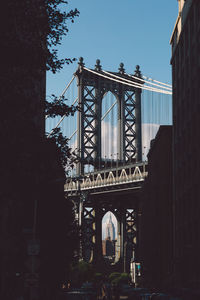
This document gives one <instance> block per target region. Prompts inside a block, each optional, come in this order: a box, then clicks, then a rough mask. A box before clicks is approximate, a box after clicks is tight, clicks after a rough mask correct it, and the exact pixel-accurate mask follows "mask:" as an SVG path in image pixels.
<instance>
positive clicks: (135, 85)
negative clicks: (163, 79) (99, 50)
mask: <svg viewBox="0 0 200 300" xmlns="http://www.w3.org/2000/svg"><path fill="white" fill-rule="evenodd" d="M84 69H85V70H87V71H89V72H91V73H94V74H96V75H98V76H101V77H104V78H106V79H109V80H112V81H113V80H114V81H116V82H119V83H123V84H126V85H129V86H133V87H136V88H140V89H146V90H149V91H153V92H158V93H163V94H168V95H172V93H171V92H168V91H165V90H159V89H155V88H150V87H147V86H143V85H142V84H139V83H133V82H132V81H130V80H127V79H124V78H123V80H122V78H121V77H119V78H120V80H117V79H113V78H111V77H108V76H105V75H103V74H100V73H98V72H95V71H93V70H91V69H88V68H85V67H84ZM112 76H113V74H112ZM113 77H114V76H113ZM126 81H127V82H126ZM129 82H131V83H129Z"/></svg>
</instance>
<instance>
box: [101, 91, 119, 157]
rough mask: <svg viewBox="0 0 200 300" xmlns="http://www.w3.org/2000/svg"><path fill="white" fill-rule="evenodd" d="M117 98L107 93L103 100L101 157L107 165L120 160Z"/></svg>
mask: <svg viewBox="0 0 200 300" xmlns="http://www.w3.org/2000/svg"><path fill="white" fill-rule="evenodd" d="M117 115H118V104H117V98H116V97H115V95H114V94H113V93H111V92H107V93H106V94H105V96H104V97H103V99H102V110H101V156H102V159H103V160H105V162H107V163H111V162H112V161H113V160H117V159H118V150H117V149H118V139H117V136H118V134H117V125H118V120H117Z"/></svg>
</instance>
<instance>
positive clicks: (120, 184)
mask: <svg viewBox="0 0 200 300" xmlns="http://www.w3.org/2000/svg"><path fill="white" fill-rule="evenodd" d="M146 176H147V162H141V163H135V164H127V165H124V166H119V167H117V166H116V167H115V168H110V169H103V170H98V171H95V172H92V173H86V174H84V176H79V177H70V178H68V179H67V181H66V184H65V187H64V190H65V192H67V193H68V195H70V194H71V195H73V194H75V193H77V192H80V191H84V190H85V191H90V192H94V191H96V192H97V191H101V192H102V191H107V192H108V189H109V190H115V189H116V190H119V189H127V188H137V187H141V184H142V182H143V181H144V179H145V177H146Z"/></svg>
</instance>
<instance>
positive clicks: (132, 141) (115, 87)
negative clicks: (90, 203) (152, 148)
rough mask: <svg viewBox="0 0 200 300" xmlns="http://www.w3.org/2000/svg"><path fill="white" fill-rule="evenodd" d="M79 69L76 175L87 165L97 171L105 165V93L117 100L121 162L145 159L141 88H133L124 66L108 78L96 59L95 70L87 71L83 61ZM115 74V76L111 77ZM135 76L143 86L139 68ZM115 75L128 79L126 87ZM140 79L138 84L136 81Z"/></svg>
mask: <svg viewBox="0 0 200 300" xmlns="http://www.w3.org/2000/svg"><path fill="white" fill-rule="evenodd" d="M78 64H79V67H78V70H77V71H76V73H75V75H76V77H77V82H78V99H79V107H80V111H79V115H78V125H77V130H78V132H77V139H78V155H79V158H80V160H79V163H78V165H77V174H78V175H83V174H84V165H85V164H88V163H89V164H91V165H93V166H94V168H97V166H99V165H100V166H103V158H102V155H101V116H102V107H101V106H102V99H103V97H104V96H105V94H106V93H108V92H112V93H113V94H114V95H115V97H116V99H117V102H118V103H117V104H118V105H117V109H118V132H119V134H118V141H117V148H118V149H117V151H118V154H119V160H121V161H123V162H127V161H129V162H130V161H132V162H139V161H141V160H142V146H141V88H137V87H133V86H131V85H130V84H128V82H129V81H130V76H128V75H127V74H126V73H125V69H124V64H123V63H121V64H120V67H119V72H118V73H115V72H112V73H111V72H110V73H109V74H110V75H107V74H106V75H105V73H104V72H103V71H102V67H101V65H100V60H99V59H97V61H96V65H95V69H94V70H89V69H87V68H84V62H83V58H82V57H81V58H80V59H79V63H78ZM112 75H114V77H112ZM134 75H135V77H134V79H133V78H132V79H131V81H132V82H133V83H139V84H141V72H140V68H139V66H136V70H135V74H134ZM115 76H116V77H117V78H118V77H120V78H121V79H122V80H127V84H124V81H123V83H122V82H121V83H120V81H119V80H116V81H114V80H113V79H114V78H115ZM136 77H138V78H139V81H138V80H137V79H135V78H136Z"/></svg>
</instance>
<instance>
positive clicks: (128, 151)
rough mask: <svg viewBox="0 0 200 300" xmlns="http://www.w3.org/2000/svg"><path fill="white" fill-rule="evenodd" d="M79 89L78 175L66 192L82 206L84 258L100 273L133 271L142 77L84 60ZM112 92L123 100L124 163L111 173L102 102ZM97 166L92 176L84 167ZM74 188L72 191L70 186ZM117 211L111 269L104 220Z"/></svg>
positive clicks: (119, 121)
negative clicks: (91, 65)
mask: <svg viewBox="0 0 200 300" xmlns="http://www.w3.org/2000/svg"><path fill="white" fill-rule="evenodd" d="M75 76H76V78H77V85H78V104H79V107H80V111H79V112H78V125H77V141H78V156H79V162H78V164H77V176H76V178H74V179H73V182H71V183H69V184H68V186H67V187H66V189H65V190H66V192H67V194H68V196H71V197H73V199H74V202H75V203H76V205H77V212H78V218H79V225H80V231H81V245H80V257H81V258H82V259H84V260H86V261H88V262H92V263H94V264H95V265H96V266H97V267H98V269H99V270H100V269H103V271H104V270H105V269H106V270H107V271H108V272H112V271H121V272H123V271H125V272H126V271H129V270H130V262H131V260H137V241H138V234H137V229H138V203H139V198H140V187H141V183H142V181H143V180H144V176H145V165H144V163H142V146H141V91H142V90H141V82H142V79H141V72H140V68H139V66H136V70H135V73H134V76H130V75H128V74H126V73H125V69H124V65H123V63H121V64H120V66H119V69H118V72H106V71H103V70H102V66H101V65H100V60H97V61H96V65H95V68H94V69H88V68H86V67H85V64H84V62H83V58H80V59H79V63H78V69H77V71H76V73H75ZM132 83H133V84H132ZM108 92H111V93H113V94H114V96H115V97H116V99H117V126H118V133H119V134H118V140H117V148H118V149H117V151H118V154H119V159H118V161H117V162H113V165H112V167H110V168H109V170H107V169H106V165H105V163H104V159H103V157H102V153H101V130H102V128H101V117H102V99H103V98H104V96H105V95H106V93H108ZM88 163H89V164H90V165H92V166H93V169H94V172H92V173H90V174H87V173H86V171H85V168H84V166H85V165H86V164H88ZM70 184H71V186H70ZM107 212H112V213H113V214H114V215H115V217H116V219H117V224H118V226H117V236H118V239H117V241H116V247H117V248H118V251H117V254H116V257H115V262H114V263H112V264H108V263H107V262H106V261H105V260H104V258H103V255H102V231H101V228H102V218H103V216H104V215H105V214H106V213H107Z"/></svg>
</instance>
